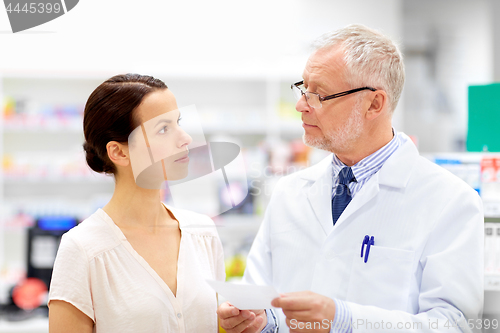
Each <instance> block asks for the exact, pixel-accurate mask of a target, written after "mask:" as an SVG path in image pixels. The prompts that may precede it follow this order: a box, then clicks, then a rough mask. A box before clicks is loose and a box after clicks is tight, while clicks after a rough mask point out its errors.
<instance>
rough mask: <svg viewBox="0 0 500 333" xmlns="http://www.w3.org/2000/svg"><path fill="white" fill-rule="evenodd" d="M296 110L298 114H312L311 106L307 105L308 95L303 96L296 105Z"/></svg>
mask: <svg viewBox="0 0 500 333" xmlns="http://www.w3.org/2000/svg"><path fill="white" fill-rule="evenodd" d="M295 110H297V111H298V112H310V111H311V107H310V106H309V104H308V103H307V100H306V95H302V97H301V98H299V100H298V101H297V103H296V104H295Z"/></svg>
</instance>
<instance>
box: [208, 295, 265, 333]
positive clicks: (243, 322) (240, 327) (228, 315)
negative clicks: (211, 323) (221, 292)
mask: <svg viewBox="0 0 500 333" xmlns="http://www.w3.org/2000/svg"><path fill="white" fill-rule="evenodd" d="M217 315H218V316H219V319H220V326H221V327H222V328H223V329H225V330H226V332H227V333H257V332H260V331H262V330H263V329H264V327H266V325H267V316H266V311H264V310H251V311H250V310H239V309H237V308H235V307H234V306H233V305H231V303H229V302H225V303H222V304H221V305H220V306H219V308H218V309H217Z"/></svg>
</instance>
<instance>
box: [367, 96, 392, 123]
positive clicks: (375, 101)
mask: <svg viewBox="0 0 500 333" xmlns="http://www.w3.org/2000/svg"><path fill="white" fill-rule="evenodd" d="M370 95H371V96H370V99H371V104H370V107H369V108H368V110H367V111H366V119H368V120H373V119H375V118H377V117H378V116H380V115H381V114H382V113H383V112H386V111H387V102H388V98H387V93H386V92H385V91H383V90H377V91H374V92H372V93H371V94H370Z"/></svg>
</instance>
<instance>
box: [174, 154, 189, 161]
mask: <svg viewBox="0 0 500 333" xmlns="http://www.w3.org/2000/svg"><path fill="white" fill-rule="evenodd" d="M174 162H183V163H185V162H189V156H188V154H186V155H184V156H183V157H181V158H178V159H176V160H175V161H174Z"/></svg>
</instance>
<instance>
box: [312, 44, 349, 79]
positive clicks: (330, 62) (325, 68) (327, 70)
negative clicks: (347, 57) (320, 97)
mask: <svg viewBox="0 0 500 333" xmlns="http://www.w3.org/2000/svg"><path fill="white" fill-rule="evenodd" d="M344 66H345V63H344V59H343V52H342V50H341V49H340V48H339V47H330V48H325V49H319V50H316V51H315V52H314V53H313V54H311V56H310V57H309V59H308V60H307V63H306V66H305V68H304V71H303V73H302V78H303V79H304V81H305V82H307V83H308V84H311V83H314V84H315V85H317V86H319V87H321V86H324V85H326V82H325V81H328V78H331V77H332V75H334V76H338V75H340V73H342V72H343V69H344Z"/></svg>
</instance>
